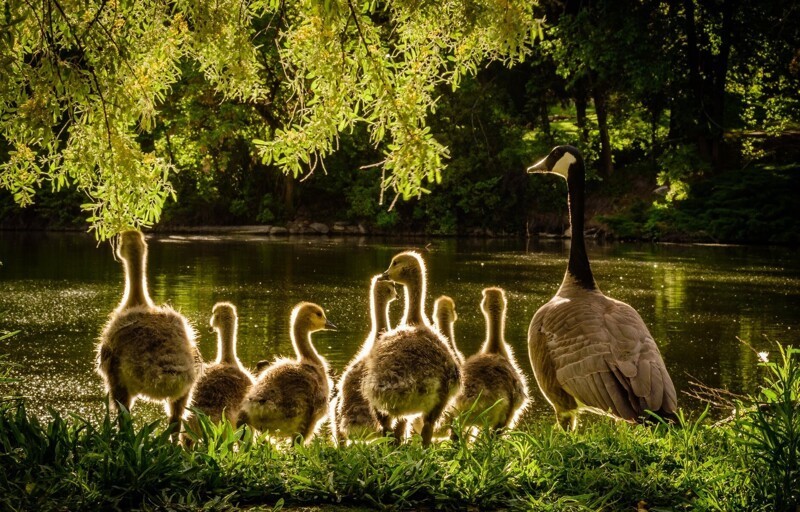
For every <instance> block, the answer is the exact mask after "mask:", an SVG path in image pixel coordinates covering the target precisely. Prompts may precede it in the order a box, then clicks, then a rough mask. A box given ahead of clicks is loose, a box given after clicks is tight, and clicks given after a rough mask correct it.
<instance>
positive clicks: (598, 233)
mask: <svg viewBox="0 0 800 512" xmlns="http://www.w3.org/2000/svg"><path fill="white" fill-rule="evenodd" d="M0 232H7V233H14V232H17V233H19V232H23V233H31V232H35V233H84V234H86V235H87V236H93V235H92V234H91V232H90V231H89V230H88V229H84V228H79V227H74V226H60V227H11V226H0ZM143 232H144V233H146V234H151V235H221V236H225V235H248V236H260V237H264V238H265V239H274V240H285V239H291V238H298V237H308V236H310V237H320V238H323V237H332V236H335V237H344V238H397V239H403V238H430V239H462V240H464V239H470V240H515V239H516V240H569V239H570V235H569V233H568V232H567V233H562V234H559V233H548V232H536V233H529V234H523V233H507V232H504V231H501V232H497V233H496V232H494V231H492V230H489V229H486V230H483V229H479V228H478V229H473V230H471V232H469V233H458V234H441V233H425V232H420V231H401V232H393V231H382V230H370V229H368V228H366V227H365V226H364V225H363V224H352V223H339V222H337V223H334V224H332V225H330V226H329V225H327V224H323V223H316V222H308V221H301V222H290V223H288V224H287V225H285V226H281V225H268V224H264V225H261V224H245V225H235V226H230V225H228V226H214V225H204V226H157V227H154V228H145V229H143ZM584 236H585V237H586V238H587V239H589V240H593V241H595V242H596V243H606V242H617V243H650V244H659V245H695V246H707V247H792V245H791V244H762V243H748V242H721V241H716V240H713V239H710V238H698V237H693V236H690V235H685V236H674V237H670V238H668V239H661V240H658V239H648V238H617V237H615V236H613V235H611V234H608V233H606V232H605V231H603V230H600V229H597V228H588V229H586V230H585V231H584Z"/></svg>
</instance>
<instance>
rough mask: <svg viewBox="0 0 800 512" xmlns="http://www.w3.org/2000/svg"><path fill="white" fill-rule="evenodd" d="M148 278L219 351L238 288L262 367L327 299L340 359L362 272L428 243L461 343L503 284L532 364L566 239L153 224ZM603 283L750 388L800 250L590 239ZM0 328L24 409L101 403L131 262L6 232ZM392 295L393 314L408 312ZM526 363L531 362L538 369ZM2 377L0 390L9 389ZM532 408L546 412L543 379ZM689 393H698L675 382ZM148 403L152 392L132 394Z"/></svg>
mask: <svg viewBox="0 0 800 512" xmlns="http://www.w3.org/2000/svg"><path fill="white" fill-rule="evenodd" d="M148 242H149V244H150V263H149V268H148V276H149V279H150V293H151V295H152V297H153V299H154V300H155V301H156V302H158V303H162V302H167V303H169V304H171V305H172V306H174V307H175V308H177V309H179V310H180V311H181V312H182V313H183V314H185V315H186V316H187V318H189V319H190V321H192V322H193V324H194V325H195V327H196V329H197V332H198V340H199V344H200V349H201V351H202V353H203V355H204V357H206V358H207V359H212V358H213V357H214V356H215V351H216V340H215V337H214V333H213V332H212V331H211V329H210V328H209V327H208V318H209V316H210V314H211V308H212V306H213V305H214V303H215V302H217V301H221V300H229V301H231V302H233V303H235V304H236V305H237V308H238V310H239V315H240V336H239V343H240V345H239V349H238V353H239V356H240V358H241V359H242V361H243V363H244V364H246V365H249V366H253V365H254V364H255V363H256V362H257V361H259V360H261V359H270V358H272V357H274V356H276V355H278V354H283V355H290V354H291V353H292V348H291V342H290V339H289V333H288V325H289V312H290V311H291V309H292V307H293V306H294V304H296V303H297V302H299V301H301V300H309V301H313V302H316V303H318V304H320V305H321V306H322V307H324V308H325V310H326V312H327V314H328V317H329V318H330V319H331V320H332V321H333V322H334V323H335V324H336V325H337V326H339V331H337V332H331V333H327V332H325V333H318V334H317V335H315V337H314V342H315V344H316V346H317V348H318V350H319V351H320V352H321V353H322V354H323V355H324V356H325V357H327V358H328V360H329V362H330V365H331V368H332V369H333V370H334V371H335V372H340V371H341V369H342V368H343V367H344V366H345V364H346V363H347V361H348V359H349V358H350V357H351V356H352V355H353V354H354V353H355V352H357V350H358V349H359V347H360V345H361V343H362V342H363V340H364V338H365V337H366V335H367V334H368V332H369V324H370V322H369V312H368V305H369V297H368V292H369V280H370V278H371V277H372V276H373V275H374V274H376V273H379V272H382V271H383V270H385V268H386V266H387V265H388V263H389V261H390V260H391V257H392V256H393V255H394V254H395V253H396V252H398V251H401V250H404V249H409V248H415V249H417V250H420V251H422V252H423V253H424V255H425V257H426V260H427V262H428V267H429V270H430V283H429V289H428V292H429V294H428V302H427V306H428V310H429V311H430V309H431V308H432V305H433V300H434V299H435V298H436V297H437V296H439V295H442V294H446V295H449V296H451V297H453V299H454V300H455V301H456V307H457V310H458V315H459V320H458V322H457V323H456V325H455V330H456V337H457V341H458V344H459V346H460V348H461V349H462V350H463V351H464V352H465V353H467V354H470V353H473V352H474V351H476V350H477V349H478V347H479V346H480V344H481V343H482V341H483V337H484V325H483V316H482V314H481V312H480V309H479V303H480V300H481V290H482V289H483V288H484V287H486V286H501V287H503V288H505V289H506V292H507V297H508V321H507V335H506V337H507V339H508V341H509V343H510V344H511V345H512V346H513V347H514V349H515V351H516V354H517V358H518V360H519V361H520V362H521V363H523V364H522V365H523V367H524V368H525V369H527V370H529V365H528V363H527V346H526V340H527V329H528V324H529V322H530V319H531V317H532V316H533V314H534V313H535V312H536V310H537V309H538V308H539V307H540V306H541V305H542V304H544V303H545V302H546V301H547V300H549V299H550V297H552V295H553V294H554V293H555V291H556V289H557V288H558V285H559V283H560V281H561V278H562V276H563V273H564V266H565V264H566V256H567V251H568V243H565V242H564V241H562V240H545V241H541V242H538V241H528V242H526V241H518V240H478V241H472V240H463V239H446V240H422V239H414V240H379V239H373V238H368V239H366V238H358V239H352V238H342V237H329V238H326V237H312V238H299V239H270V238H268V237H256V236H252V235H241V236H230V237H221V236H203V237H197V236H166V237H149V239H148ZM589 253H590V258H591V259H592V262H593V268H594V273H595V276H596V278H597V280H598V283H599V286H600V288H601V289H602V290H603V291H604V292H605V293H606V294H607V295H609V296H611V297H614V298H617V299H619V300H623V301H625V302H628V303H629V304H631V305H632V306H633V307H635V308H636V309H637V310H638V311H639V313H640V314H641V315H642V317H643V319H644V320H645V322H646V323H647V325H648V326H649V327H650V330H651V332H652V334H653V335H654V337H655V338H656V340H657V342H658V343H659V346H660V347H661V350H662V353H663V354H664V358H665V361H666V363H667V366H668V368H669V370H670V372H671V374H672V376H673V379H674V381H675V384H676V387H677V388H678V389H679V390H680V389H684V388H685V387H686V384H687V381H688V380H689V377H688V375H689V374H691V375H693V376H694V377H696V378H698V379H700V380H701V381H703V382H704V383H706V384H708V385H710V386H725V387H728V388H730V389H731V390H733V391H752V390H753V389H755V386H756V384H757V382H758V379H759V378H760V377H759V369H758V367H757V364H756V363H757V357H756V355H755V354H754V352H753V351H752V350H751V349H749V348H748V347H746V346H745V345H743V344H742V343H739V342H738V341H737V339H736V338H737V336H738V337H739V338H741V339H742V340H745V341H747V342H748V343H750V344H752V345H753V346H754V347H755V348H756V349H757V350H774V349H772V348H771V347H770V343H769V342H768V341H767V340H766V339H765V336H766V337H768V338H769V339H773V340H779V341H781V342H783V343H794V344H795V345H797V344H800V340H798V336H797V333H798V332H799V330H800V318H798V315H797V314H796V306H797V304H798V303H800V301H798V299H800V287H799V286H798V285H800V262H798V261H797V258H796V257H795V256H794V253H793V252H792V251H791V250H789V249H781V248H753V247H751V248H747V247H705V246H685V245H657V246H655V245H637V244H611V245H602V246H599V245H590V247H589ZM0 261H2V262H3V266H2V267H0V313H2V317H0V329H10V330H16V329H20V330H21V331H22V332H21V333H20V335H18V336H17V337H15V338H12V339H11V340H6V341H5V342H0V343H2V344H0V353H2V352H8V353H10V358H11V360H12V361H13V362H15V363H17V364H19V367H17V368H16V369H15V370H14V373H15V375H16V376H17V377H19V378H20V379H21V381H20V383H19V384H18V386H17V388H16V389H17V391H18V392H20V393H22V394H24V395H26V396H28V397H29V398H30V406H31V409H32V410H34V411H35V412H36V413H38V414H46V413H47V412H46V411H47V408H48V407H52V408H54V409H56V410H58V411H60V412H62V413H66V412H76V413H79V414H81V415H84V416H92V417H95V416H97V415H98V414H101V413H102V411H103V406H102V402H103V394H102V386H101V381H100V378H99V377H98V376H97V375H96V374H95V373H94V358H95V354H94V350H95V343H96V339H97V336H98V334H99V332H100V329H101V327H102V325H103V323H104V322H105V320H106V318H107V315H108V313H109V312H110V311H111V310H112V309H113V308H114V307H115V306H116V304H117V302H118V301H119V298H120V295H121V292H122V286H123V276H122V270H121V267H120V264H119V263H118V262H116V261H114V259H113V257H112V254H111V250H110V249H109V247H108V245H100V246H97V244H96V243H95V242H94V240H92V239H91V238H90V237H87V236H84V235H74V234H52V233H51V234H17V233H9V232H0ZM402 308H403V306H402V301H401V300H398V301H395V302H394V303H393V304H392V309H391V318H393V319H394V320H395V321H396V320H397V319H399V317H400V315H401V314H402ZM529 377H530V375H529ZM6 392H7V390H0V394H5V393H6ZM534 400H535V402H534V407H533V409H532V413H531V414H532V415H537V414H551V412H550V411H549V408H548V407H547V406H546V404H545V402H544V399H543V398H541V397H540V396H539V395H538V392H536V393H535V394H534ZM680 400H681V401H682V403H683V405H685V406H689V407H694V408H696V407H697V406H698V405H697V404H696V403H693V402H692V401H691V400H690V399H688V398H687V397H684V396H681V398H680ZM136 407H137V408H141V409H140V410H142V411H147V412H148V413H149V414H152V415H157V414H160V413H161V410H160V407H158V406H155V405H142V404H141V403H140V404H137V406H136Z"/></svg>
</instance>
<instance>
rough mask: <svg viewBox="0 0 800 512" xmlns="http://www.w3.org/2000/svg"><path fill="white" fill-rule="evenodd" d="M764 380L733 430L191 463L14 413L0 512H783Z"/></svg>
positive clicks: (264, 450)
mask: <svg viewBox="0 0 800 512" xmlns="http://www.w3.org/2000/svg"><path fill="white" fill-rule="evenodd" d="M779 355H780V356H781V358H782V360H781V361H778V362H775V363H768V364H765V365H764V366H765V373H766V376H765V381H764V387H763V392H762V393H761V395H759V396H758V397H754V398H753V399H752V400H751V401H750V402H748V403H742V404H740V407H739V410H740V411H742V412H741V413H740V414H739V416H737V418H735V419H734V420H732V421H730V422H728V423H726V424H724V425H721V426H720V425H713V424H712V423H711V422H710V421H709V420H708V419H707V418H706V417H705V415H701V416H699V417H697V418H693V419H683V421H682V424H681V425H680V426H677V427H672V426H667V425H663V424H658V425H655V426H647V427H643V426H637V425H628V424H624V423H613V422H611V421H609V420H606V419H600V420H597V421H587V422H586V424H585V425H583V426H582V427H581V429H579V431H578V432H574V433H565V432H563V431H561V430H560V429H558V428H557V427H555V426H554V425H553V424H551V422H550V421H544V420H542V421H538V422H534V423H531V424H528V425H526V426H525V427H524V430H522V431H514V432H509V433H507V434H506V435H504V436H502V437H496V436H491V435H481V436H479V437H478V438H477V439H476V440H475V441H474V442H473V443H469V444H468V443H466V442H465V441H463V440H462V441H459V442H455V443H454V442H451V441H444V442H441V443H438V444H436V445H434V446H433V447H432V448H431V449H429V450H423V449H422V447H421V446H420V443H419V439H418V438H417V439H414V440H413V441H412V442H411V443H409V444H406V445H403V446H401V447H399V448H396V447H394V446H393V445H392V444H390V443H389V442H388V441H384V440H381V441H378V442H375V443H372V444H354V445H351V446H346V447H336V446H334V445H333V444H332V443H331V442H330V441H328V440H326V439H324V438H316V439H314V440H313V441H312V442H311V443H310V444H309V445H308V446H296V447H288V446H284V447H278V448H276V447H274V446H272V445H270V444H269V443H268V442H266V440H265V439H262V438H260V437H258V436H254V435H253V433H252V431H250V430H247V429H244V430H235V429H234V428H232V427H231V426H230V424H222V425H219V426H217V425H212V424H210V423H209V422H208V421H207V420H206V419H205V418H203V417H201V432H200V433H198V434H197V440H196V442H195V443H194V445H193V448H192V449H191V450H186V449H184V448H182V447H180V446H176V445H173V444H171V443H170V442H169V436H168V433H167V432H165V431H164V425H163V424H162V423H160V422H155V423H151V424H147V425H145V426H143V427H137V426H136V425H135V424H134V422H133V421H132V420H131V418H130V417H128V416H123V417H122V418H121V419H120V420H119V421H117V420H111V419H109V418H106V420H105V421H103V422H101V423H100V424H92V423H91V422H89V421H86V420H84V419H81V418H78V417H74V416H71V417H69V418H62V417H60V416H58V415H54V416H55V417H54V419H53V420H52V421H48V422H40V421H39V420H37V419H36V418H35V417H32V416H30V415H28V414H27V413H26V411H25V408H24V404H22V403H20V402H18V401H13V402H5V403H4V405H2V409H1V410H0V509H2V510H53V509H58V510H99V509H113V508H117V509H145V510H147V509H164V508H168V509H171V510H198V509H213V510H220V509H223V510H224V509H238V508H255V509H257V510H278V509H281V508H291V509H295V508H299V507H314V508H313V510H336V509H338V508H343V509H353V508H355V509H359V508H362V509H419V508H424V509H445V510H448V509H452V510H455V509H464V508H465V507H466V506H467V505H469V506H474V507H477V508H479V509H482V510H483V509H511V510H531V509H534V510H635V509H636V507H637V505H638V504H640V503H642V502H643V503H645V504H646V506H647V507H648V508H649V510H791V511H794V510H795V508H794V507H796V505H797V503H798V496H797V490H798V489H800V474H798V444H800V443H799V442H798V441H799V440H800V412H798V407H800V405H799V404H800V401H799V400H800V360H799V359H798V356H800V352H798V351H796V350H793V349H786V350H784V351H781V352H780V354H779Z"/></svg>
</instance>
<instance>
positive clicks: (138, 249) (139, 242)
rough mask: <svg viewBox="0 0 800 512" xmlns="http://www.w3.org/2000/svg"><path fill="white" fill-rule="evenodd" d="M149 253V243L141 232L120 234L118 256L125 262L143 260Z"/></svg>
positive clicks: (132, 231)
mask: <svg viewBox="0 0 800 512" xmlns="http://www.w3.org/2000/svg"><path fill="white" fill-rule="evenodd" d="M146 251H147V243H146V242H145V241H144V235H143V234H142V232H141V231H134V230H131V231H123V232H122V233H120V234H119V241H118V243H117V256H119V257H120V258H121V259H123V260H125V261H134V260H138V259H141V258H142V256H143V255H144V254H145V252H146Z"/></svg>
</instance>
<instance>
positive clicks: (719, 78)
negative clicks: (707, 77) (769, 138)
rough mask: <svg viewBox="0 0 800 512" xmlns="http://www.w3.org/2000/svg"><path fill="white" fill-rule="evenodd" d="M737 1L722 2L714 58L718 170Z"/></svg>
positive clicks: (713, 118)
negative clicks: (717, 51)
mask: <svg viewBox="0 0 800 512" xmlns="http://www.w3.org/2000/svg"><path fill="white" fill-rule="evenodd" d="M734 4H735V2H732V1H731V0H728V1H726V2H723V3H722V6H721V8H722V27H721V29H720V30H721V34H720V40H721V44H720V49H719V55H717V56H716V59H714V68H713V69H714V73H713V76H712V77H711V79H712V80H713V84H712V87H711V91H712V94H711V97H710V98H709V104H710V109H709V110H710V112H709V114H710V117H711V120H710V122H711V124H712V126H711V133H710V151H711V163H712V165H713V166H714V168H715V169H716V170H719V169H720V168H721V167H722V165H723V158H722V152H721V146H722V141H723V136H724V135H725V84H726V83H727V79H728V57H729V56H730V51H731V44H732V43H733V17H734V10H735V5H734Z"/></svg>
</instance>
